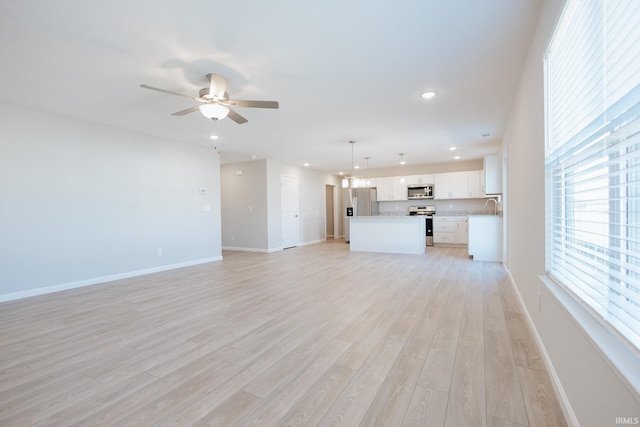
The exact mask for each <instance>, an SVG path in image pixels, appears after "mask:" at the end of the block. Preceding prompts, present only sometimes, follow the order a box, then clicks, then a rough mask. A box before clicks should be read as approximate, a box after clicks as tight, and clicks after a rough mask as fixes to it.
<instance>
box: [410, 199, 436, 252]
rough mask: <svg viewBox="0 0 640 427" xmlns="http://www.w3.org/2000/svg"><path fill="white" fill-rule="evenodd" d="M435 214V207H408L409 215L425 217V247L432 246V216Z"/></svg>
mask: <svg viewBox="0 0 640 427" xmlns="http://www.w3.org/2000/svg"><path fill="white" fill-rule="evenodd" d="M435 214H436V207H435V205H427V206H409V215H423V216H424V217H425V224H426V227H425V229H426V233H427V239H426V240H427V246H433V216H434V215H435Z"/></svg>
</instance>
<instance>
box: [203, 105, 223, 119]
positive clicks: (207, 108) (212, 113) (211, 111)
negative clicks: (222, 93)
mask: <svg viewBox="0 0 640 427" xmlns="http://www.w3.org/2000/svg"><path fill="white" fill-rule="evenodd" d="M199 108H200V112H201V113H202V115H203V116H205V117H206V118H207V119H213V120H220V119H224V118H225V117H227V115H228V114H229V109H228V108H227V107H225V106H224V105H220V104H202V105H201V106H200V107H199Z"/></svg>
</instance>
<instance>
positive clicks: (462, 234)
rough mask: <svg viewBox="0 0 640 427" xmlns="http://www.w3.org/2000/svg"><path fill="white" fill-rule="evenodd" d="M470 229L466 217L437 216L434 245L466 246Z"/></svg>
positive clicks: (435, 219)
mask: <svg viewBox="0 0 640 427" xmlns="http://www.w3.org/2000/svg"><path fill="white" fill-rule="evenodd" d="M467 242H468V227H467V217H466V216H453V215H435V216H434V217H433V243H434V244H445V245H466V244H467Z"/></svg>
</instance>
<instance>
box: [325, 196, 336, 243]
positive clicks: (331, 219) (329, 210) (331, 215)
mask: <svg viewBox="0 0 640 427" xmlns="http://www.w3.org/2000/svg"><path fill="white" fill-rule="evenodd" d="M325 191H326V194H325V197H326V203H325V206H326V212H325V218H326V219H327V229H326V233H325V234H326V237H327V238H329V237H330V238H332V239H333V238H335V207H334V197H335V191H336V186H335V185H330V184H327V185H326V190H325Z"/></svg>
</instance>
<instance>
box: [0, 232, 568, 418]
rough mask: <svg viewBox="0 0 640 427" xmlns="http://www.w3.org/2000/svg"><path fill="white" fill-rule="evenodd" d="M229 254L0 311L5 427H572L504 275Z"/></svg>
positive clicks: (355, 256) (439, 261)
mask: <svg viewBox="0 0 640 427" xmlns="http://www.w3.org/2000/svg"><path fill="white" fill-rule="evenodd" d="M223 256H224V261H222V262H216V263H211V264H205V265H199V266H194V267H188V268H183V269H179V270H172V271H168V272H163V273H157V274H152V275H147V276H144V277H137V278H131V279H125V280H120V281H117V282H111V283H107V284H102V285H96V286H91V287H86V288H81V289H75V290H71V291H65V292H59V293H55V294H50V295H44V296H40V297H34V298H29V299H24V300H19V301H13V302H8V303H2V304H0V345H1V348H0V425H2V426H21V427H22V426H72V425H78V426H91V425H96V426H97V425H100V426H102V425H117V426H129V425H132V426H133V425H144V426H148V425H153V426H158V425H180V426H191V425H194V426H195V425H197V426H200V425H220V426H232V425H238V426H297V425H309V426H315V425H322V426H324V425H332V426H338V425H341V426H378V425H380V426H382V425H386V426H452V427H460V426H474V427H478V426H489V427H491V426H566V422H565V420H564V418H563V415H562V412H561V410H560V407H559V404H558V401H557V399H556V396H555V395H554V392H553V387H552V384H551V383H550V380H549V378H548V375H547V372H546V371H545V367H544V364H543V362H542V358H541V357H540V353H539V351H538V348H537V346H536V343H535V341H534V340H533V336H532V334H531V331H530V330H529V328H528V325H527V323H526V318H525V316H524V315H523V313H522V311H521V307H520V306H519V304H518V301H517V298H515V294H514V290H513V289H512V288H511V285H510V283H509V281H508V279H507V278H506V275H505V272H504V269H503V268H502V266H501V265H500V264H497V263H488V262H473V261H471V260H470V259H469V258H468V257H467V256H466V254H465V249H461V248H440V247H435V248H428V251H427V253H426V254H425V255H421V256H418V255H394V254H374V253H351V252H349V247H348V245H346V244H344V242H343V241H341V240H335V241H333V240H330V241H328V242H326V243H320V244H315V245H309V246H304V247H299V248H293V249H289V250H286V251H282V252H277V253H272V254H262V253H248V252H224V254H223Z"/></svg>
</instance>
